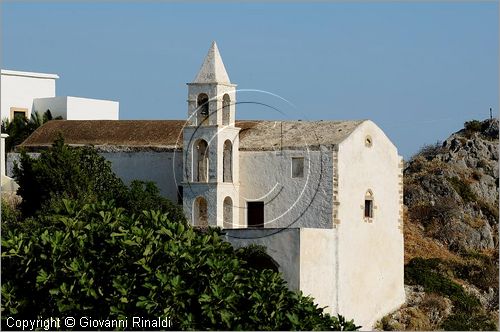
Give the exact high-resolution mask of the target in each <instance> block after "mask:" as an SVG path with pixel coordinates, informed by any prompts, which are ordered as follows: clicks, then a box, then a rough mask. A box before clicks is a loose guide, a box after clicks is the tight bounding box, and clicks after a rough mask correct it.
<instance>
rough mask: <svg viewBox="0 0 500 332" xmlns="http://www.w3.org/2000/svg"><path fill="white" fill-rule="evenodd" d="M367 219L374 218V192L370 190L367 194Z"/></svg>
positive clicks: (365, 213)
mask: <svg viewBox="0 0 500 332" xmlns="http://www.w3.org/2000/svg"><path fill="white" fill-rule="evenodd" d="M364 210H365V212H364V216H365V218H373V192H372V191H371V190H370V189H368V191H367V192H366V194H365V208H364Z"/></svg>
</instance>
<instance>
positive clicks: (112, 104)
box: [33, 96, 119, 120]
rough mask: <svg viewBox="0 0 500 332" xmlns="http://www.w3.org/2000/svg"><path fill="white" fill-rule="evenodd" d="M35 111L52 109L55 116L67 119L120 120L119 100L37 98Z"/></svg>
mask: <svg viewBox="0 0 500 332" xmlns="http://www.w3.org/2000/svg"><path fill="white" fill-rule="evenodd" d="M33 105H34V109H35V111H37V112H39V113H44V112H45V111H47V110H50V112H51V113H52V116H53V117H56V116H62V117H63V119H65V120H118V118H119V103H118V102H117V101H111V100H102V99H90V98H80V97H71V96H68V97H53V98H37V99H35V100H34V101H33Z"/></svg>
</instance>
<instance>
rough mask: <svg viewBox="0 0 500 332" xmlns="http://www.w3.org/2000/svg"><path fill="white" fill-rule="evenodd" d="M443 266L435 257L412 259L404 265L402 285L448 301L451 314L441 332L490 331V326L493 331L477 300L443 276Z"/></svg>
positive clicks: (489, 320)
mask: <svg viewBox="0 0 500 332" xmlns="http://www.w3.org/2000/svg"><path fill="white" fill-rule="evenodd" d="M443 265H445V264H444V262H443V261H442V260H440V259H438V258H431V259H423V258H420V257H418V258H413V259H412V260H411V261H410V262H409V263H408V264H407V265H406V266H405V283H407V284H410V285H421V286H423V287H424V289H425V291H426V292H432V293H436V294H440V295H443V296H446V297H448V298H449V299H450V300H451V301H452V303H453V305H454V312H453V314H452V315H450V316H448V317H447V318H446V319H445V320H444V321H443V323H442V324H441V327H442V328H444V329H445V330H490V329H491V327H492V326H495V328H494V330H496V325H495V323H494V321H493V320H491V318H489V316H487V315H486V314H484V313H483V312H482V311H481V305H480V302H479V300H478V299H477V298H476V297H475V296H473V295H469V294H467V293H466V292H465V291H464V289H463V288H462V286H460V285H459V284H457V283H456V282H454V281H452V280H451V279H450V278H449V277H448V276H446V275H445V273H443V271H442V269H443ZM465 317H467V319H464V318H465ZM471 320H473V321H474V322H470V321H471Z"/></svg>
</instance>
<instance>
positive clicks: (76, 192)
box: [14, 137, 127, 216]
mask: <svg viewBox="0 0 500 332" xmlns="http://www.w3.org/2000/svg"><path fill="white" fill-rule="evenodd" d="M14 178H15V180H16V182H17V183H18V184H19V189H18V191H17V194H18V195H20V196H21V197H22V199H23V201H22V203H21V210H22V212H23V214H24V215H25V216H32V215H34V214H35V213H36V212H38V211H40V210H41V209H42V208H45V209H49V210H50V206H51V204H54V201H55V202H58V198H60V197H64V198H70V199H76V200H80V201H82V202H89V201H96V200H111V199H114V200H117V202H119V203H123V202H124V201H125V199H126V195H127V190H126V189H127V188H126V186H125V185H124V184H123V182H122V181H121V180H120V179H119V178H118V177H117V176H116V175H115V174H114V173H113V171H112V170H111V164H110V163H109V162H108V161H106V159H104V158H103V157H102V156H100V155H99V154H98V153H97V152H96V151H95V149H93V148H91V147H79V148H73V147H69V146H68V145H65V144H64V139H63V138H62V137H59V138H58V139H56V140H55V142H54V143H53V145H52V148H51V149H48V150H46V151H42V153H41V155H40V156H39V158H32V157H30V156H29V155H28V154H27V153H26V152H25V151H23V152H22V153H21V159H20V164H19V165H18V164H17V163H16V164H15V166H14Z"/></svg>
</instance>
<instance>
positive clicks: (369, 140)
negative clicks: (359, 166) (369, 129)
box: [365, 135, 373, 148]
mask: <svg viewBox="0 0 500 332" xmlns="http://www.w3.org/2000/svg"><path fill="white" fill-rule="evenodd" d="M372 145H373V140H372V137H371V136H370V135H368V136H366V137H365V146H366V147H368V148H369V147H371V146H372Z"/></svg>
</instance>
